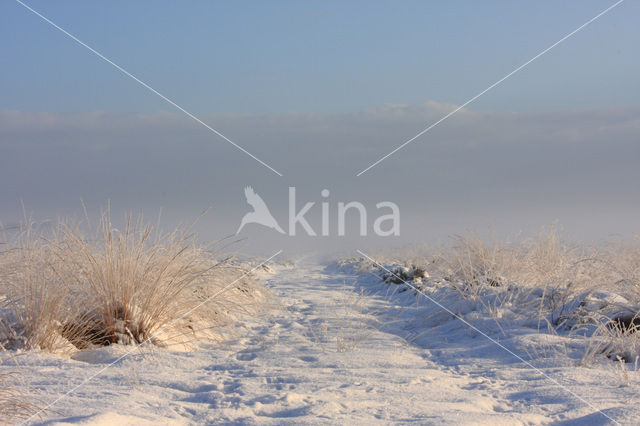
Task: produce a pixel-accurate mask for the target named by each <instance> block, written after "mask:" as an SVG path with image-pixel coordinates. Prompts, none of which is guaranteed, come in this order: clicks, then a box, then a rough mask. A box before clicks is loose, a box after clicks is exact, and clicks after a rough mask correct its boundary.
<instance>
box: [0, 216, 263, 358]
mask: <svg viewBox="0 0 640 426" xmlns="http://www.w3.org/2000/svg"><path fill="white" fill-rule="evenodd" d="M35 230H36V227H35V226H34V224H33V223H32V222H27V223H26V224H25V225H23V226H22V227H21V229H20V232H19V233H18V235H17V236H15V237H14V238H13V239H11V240H10V241H8V242H6V243H5V244H4V246H3V247H2V251H1V253H0V295H1V296H0V297H2V311H1V314H0V343H1V344H2V345H3V347H4V348H7V349H8V348H26V349H43V350H48V351H60V350H71V351H74V350H78V349H85V348H87V347H90V346H96V345H108V344H113V343H121V344H141V343H152V344H155V345H159V346H171V345H185V344H188V343H191V342H194V341H195V340H197V339H198V338H202V337H209V338H216V337H220V334H221V333H223V330H224V328H223V327H222V326H223V325H225V324H227V323H229V322H231V321H235V320H237V319H239V318H241V317H242V316H243V315H246V314H251V313H254V312H256V311H258V310H260V309H262V308H263V307H264V306H266V305H267V302H268V298H269V294H268V292H267V290H266V289H265V288H264V287H262V286H261V285H259V284H258V283H256V282H255V281H254V280H253V279H252V278H251V276H249V275H245V274H246V271H244V270H239V269H238V268H235V267H232V266H231V265H230V264H229V259H227V258H222V259H220V253H216V252H215V251H213V252H212V251H211V250H208V249H207V248H206V247H203V246H201V245H199V244H198V243H197V242H196V238H195V235H193V234H191V233H189V231H188V229H186V228H185V229H182V228H179V229H176V230H175V231H173V232H170V233H168V234H162V233H160V232H159V231H158V230H157V228H154V227H153V226H151V225H148V224H145V223H143V222H142V220H132V219H129V220H127V221H126V224H125V226H124V227H123V229H121V230H120V229H118V228H116V227H115V226H113V225H112V223H111V218H110V215H109V214H108V213H105V214H103V215H102V217H101V220H100V222H99V224H98V225H97V226H96V227H95V229H93V231H90V234H91V235H90V237H87V236H86V235H85V234H84V233H83V232H82V231H81V228H80V226H79V225H78V224H70V223H68V222H65V221H59V222H58V223H56V224H55V225H54V226H53V229H51V230H49V231H48V232H46V233H44V232H43V233H37V232H36V231H35Z"/></svg>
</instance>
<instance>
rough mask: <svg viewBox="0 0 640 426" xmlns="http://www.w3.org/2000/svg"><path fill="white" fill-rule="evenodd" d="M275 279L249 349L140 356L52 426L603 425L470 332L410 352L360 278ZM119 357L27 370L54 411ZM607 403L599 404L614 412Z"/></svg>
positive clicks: (241, 343)
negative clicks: (268, 309)
mask: <svg viewBox="0 0 640 426" xmlns="http://www.w3.org/2000/svg"><path fill="white" fill-rule="evenodd" d="M267 280H268V286H269V287H270V288H271V289H272V291H273V292H274V293H275V294H276V295H277V296H278V298H279V300H280V303H281V304H282V306H281V308H280V309H276V310H275V312H273V313H271V314H269V315H267V316H265V317H263V318H256V319H255V321H253V322H250V323H249V324H246V325H245V326H244V327H243V328H242V329H239V330H238V333H239V334H238V336H242V337H239V338H236V339H233V340H231V341H229V342H227V343H225V344H224V345H221V344H213V343H211V344H207V345H203V346H202V347H201V348H200V349H199V350H197V351H194V352H186V353H184V352H183V353H180V352H168V351H165V350H158V351H157V352H154V353H153V354H149V353H134V354H133V355H132V356H130V357H127V358H125V359H124V360H122V361H119V362H118V363H116V364H115V365H114V366H113V367H111V368H109V369H107V370H106V371H104V373H103V374H101V375H100V376H98V377H96V378H95V379H93V380H91V381H90V382H89V383H88V384H86V385H85V386H82V387H80V388H79V389H78V390H77V391H76V392H74V393H73V394H71V395H69V396H68V397H66V398H64V399H62V400H60V401H59V403H57V404H56V406H55V407H53V408H52V410H51V411H49V412H48V413H47V414H46V422H47V424H66V423H74V424H77V423H82V424H84V423H89V424H98V423H104V424H143V423H145V422H146V421H148V422H150V423H152V424H158V423H161V424H167V423H178V424H184V423H186V424H217V423H236V422H237V423H248V424H254V423H260V424H285V423H295V424H310V423H311V424H315V423H323V424H328V423H333V424H337V423H351V424H353V423H361V424H375V423H390V422H401V423H404V422H416V423H418V424H434V423H435V424H479V423H487V424H539V423H549V422H554V421H561V420H571V419H574V420H576V421H578V422H580V423H581V422H582V421H585V422H587V423H589V424H605V423H606V422H605V420H606V418H605V417H604V416H601V415H599V414H598V413H597V412H595V411H594V410H593V408H590V407H588V406H585V405H584V404H583V403H582V402H580V401H577V400H575V398H573V397H571V396H569V395H567V394H566V393H565V392H563V391H562V389H558V388H557V387H554V386H553V385H552V384H550V383H548V382H546V381H545V380H544V379H543V378H542V377H540V376H539V375H538V374H537V373H536V372H534V371H531V370H530V369H528V368H525V367H523V366H522V365H520V364H519V363H517V362H516V361H514V360H510V359H508V357H507V358H505V357H504V354H501V353H500V350H499V349H497V348H494V347H493V346H492V345H491V344H489V343H488V342H485V341H481V340H482V339H481V338H478V339H475V338H474V337H473V336H472V334H473V333H468V334H467V337H466V339H465V341H464V342H460V344H459V347H458V346H456V344H454V345H451V344H449V343H447V342H446V336H444V337H443V335H442V334H439V335H435V337H434V338H437V339H439V341H437V342H435V341H434V344H433V347H432V348H430V347H428V346H429V345H425V344H424V343H423V344H421V345H418V344H413V343H412V344H409V343H407V342H406V341H405V340H404V339H403V338H402V337H401V335H402V333H401V331H402V330H406V327H405V326H406V324H403V323H402V322H398V323H394V322H393V319H394V318H395V314H394V312H402V311H404V310H406V306H405V307H403V306H401V305H393V303H395V302H390V301H388V300H387V298H385V297H384V296H383V295H375V294H360V293H358V290H357V288H358V287H357V286H354V282H355V277H352V276H348V275H345V274H344V273H341V272H338V271H335V270H333V271H329V272H328V271H327V270H326V269H325V268H324V267H323V266H321V265H317V264H304V265H296V267H295V268H292V269H282V270H279V271H278V273H277V274H275V275H272V276H270V277H268V278H267ZM391 300H392V301H393V300H395V299H391ZM462 335H463V336H464V333H463V334H462ZM422 342H424V339H423V340H422ZM461 348H463V349H461ZM124 350H126V349H123V348H122V347H117V346H113V347H106V348H103V349H99V350H97V351H90V352H89V353H88V354H85V355H84V356H82V357H80V358H82V359H84V361H80V360H77V359H76V360H69V359H64V358H60V357H56V356H52V355H47V354H34V353H28V354H24V355H22V356H20V357H19V358H20V360H21V362H22V363H23V364H24V365H25V367H26V370H25V371H27V372H28V371H29V369H30V368H31V369H33V374H29V380H30V382H31V385H33V386H34V387H36V388H37V389H39V390H41V391H42V399H43V400H45V401H52V400H54V399H55V398H56V397H57V396H58V395H61V394H64V393H65V392H67V391H68V390H70V389H71V388H73V386H74V385H76V384H78V383H80V382H82V380H84V378H86V377H87V376H89V375H92V374H94V373H96V372H98V371H99V370H100V369H102V368H103V367H104V366H105V365H107V364H108V363H109V362H111V361H113V360H115V359H116V358H117V357H118V356H119V355H120V354H122V353H123V351H124ZM473 354H476V355H473ZM496 354H499V355H498V356H495V355H496ZM451 357H456V358H455V359H451ZM447 360H449V362H447ZM571 371H573V370H571ZM565 373H566V372H564V370H563V371H560V372H559V374H565ZM567 374H568V373H567ZM593 380H594V381H595V382H596V383H597V382H601V379H600V378H597V377H596V378H594V379H593ZM578 391H580V389H579V388H576V392H578ZM582 391H584V389H582ZM589 396H593V395H589ZM613 397H615V395H613ZM602 398H605V397H602ZM610 399H611V398H609V399H607V398H605V399H603V400H602V401H593V403H594V404H597V405H598V406H602V407H612V406H613V404H612V403H611V401H610ZM610 414H611V415H614V414H615V413H613V412H612V413H610ZM620 414H621V416H622V418H624V417H628V415H629V414H628V413H626V412H622V413H620ZM580 419H581V420H580Z"/></svg>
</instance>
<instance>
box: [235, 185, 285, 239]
mask: <svg viewBox="0 0 640 426" xmlns="http://www.w3.org/2000/svg"><path fill="white" fill-rule="evenodd" d="M244 195H245V197H246V198H247V203H249V205H250V206H251V207H253V211H252V212H249V213H247V214H245V215H244V217H243V218H242V222H240V227H239V228H238V232H236V235H238V234H239V233H240V231H242V228H243V227H244V226H245V225H247V224H249V223H257V224H260V225H263V226H266V227H267V228H272V229H275V230H276V231H278V232H279V233H281V234H284V233H285V232H284V231H283V230H282V228H280V225H278V222H276V219H275V218H274V217H273V215H272V214H271V212H270V211H269V208H268V207H267V205H266V203H265V202H264V200H263V199H262V198H261V197H260V196H259V195H258V194H256V192H255V191H254V190H253V188H251V187H250V186H247V187H246V188H245V189H244Z"/></svg>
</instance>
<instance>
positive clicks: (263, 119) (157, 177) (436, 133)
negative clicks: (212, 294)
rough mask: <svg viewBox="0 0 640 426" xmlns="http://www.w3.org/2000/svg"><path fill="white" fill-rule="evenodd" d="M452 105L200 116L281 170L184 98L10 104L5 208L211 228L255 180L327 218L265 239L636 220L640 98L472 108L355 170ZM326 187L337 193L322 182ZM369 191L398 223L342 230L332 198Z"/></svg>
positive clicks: (441, 234)
mask: <svg viewBox="0 0 640 426" xmlns="http://www.w3.org/2000/svg"><path fill="white" fill-rule="evenodd" d="M453 108H455V106H453V105H447V104H440V103H437V102H434V101H430V102H427V103H425V104H423V105H397V104H389V105H382V106H379V107H372V108H369V109H365V110H362V111H358V112H352V113H334V114H320V113H303V112H290V113H283V114H224V115H208V116H201V119H203V120H204V121H205V122H207V123H212V124H213V125H215V126H217V128H218V129H220V131H222V132H223V133H224V134H226V135H231V137H232V138H233V139H232V140H234V141H236V142H237V143H239V144H240V145H241V146H243V147H244V148H246V149H248V150H249V151H251V152H253V153H255V154H256V155H257V156H258V157H259V158H261V159H263V160H264V161H266V162H267V163H268V164H270V165H273V166H274V167H275V168H277V169H278V170H279V171H281V172H282V173H283V174H284V177H279V176H277V175H275V174H274V173H272V172H271V171H270V170H268V169H267V168H266V167H263V166H261V165H260V164H257V163H256V164H253V162H254V160H253V159H251V158H249V157H247V156H245V155H243V154H242V153H241V152H238V151H237V150H236V149H235V148H234V147H232V146H230V145H229V144H227V143H225V142H224V141H222V140H220V139H219V138H216V136H215V135H211V134H210V133H209V132H208V131H207V130H206V129H203V128H202V127H201V126H199V125H198V123H195V122H193V121H192V120H190V119H189V118H187V117H184V116H183V115H181V114H179V113H171V112H163V111H160V112H157V113H151V114H139V113H135V114H134V113H109V112H100V111H92V112H77V113H53V112H40V113H37V112H35V113H34V112H20V111H8V110H5V111H0V138H1V140H2V145H1V147H0V150H1V152H0V158H1V160H0V162H1V163H0V166H1V167H0V193H1V194H2V203H1V206H2V207H1V211H0V215H1V216H0V217H1V218H2V222H3V223H4V224H11V223H16V222H18V221H20V220H21V218H22V215H23V212H22V207H21V203H22V202H24V205H25V209H26V211H27V212H28V213H33V214H34V218H36V219H39V220H44V219H53V218H55V217H58V216H62V217H78V218H82V217H83V215H84V213H83V207H82V202H84V203H85V204H86V206H87V208H88V210H89V212H90V213H91V215H92V216H93V217H94V218H95V217H97V215H98V213H99V211H100V210H101V209H105V208H106V206H107V203H109V204H110V209H111V214H112V217H113V218H114V221H116V223H117V221H118V220H121V219H122V218H123V217H124V215H125V214H126V213H132V214H134V216H135V215H136V214H138V213H141V212H142V213H144V215H145V217H146V218H147V219H148V220H149V221H152V222H155V220H156V218H157V216H158V214H160V212H162V214H161V215H162V220H161V223H162V225H163V226H166V227H168V228H171V227H172V226H174V225H175V224H178V223H187V222H190V221H192V220H195V219H196V218H198V216H199V215H200V214H201V213H202V212H203V211H205V210H208V213H207V214H206V215H205V216H203V217H202V218H200V219H199V220H198V224H197V225H196V226H195V228H194V230H195V231H197V232H198V234H199V235H200V236H201V239H206V240H217V239H220V238H224V237H228V236H232V235H234V234H235V232H236V230H237V229H238V225H239V223H240V219H241V218H242V216H243V215H244V214H245V213H247V212H248V211H250V210H251V208H250V206H249V205H248V204H247V203H246V200H245V198H244V194H243V189H244V187H245V186H252V187H253V188H254V189H255V191H256V192H257V193H258V194H259V195H260V196H261V197H262V198H263V199H264V200H265V202H266V203H267V205H268V206H269V208H270V209H271V211H272V213H273V215H274V217H275V218H276V219H277V220H278V222H280V223H281V224H282V225H283V226H286V225H287V220H288V188H289V187H295V188H296V198H297V199H296V204H297V206H296V211H298V210H300V209H301V208H302V206H303V205H304V204H305V203H307V202H314V203H315V205H314V206H313V208H311V209H310V210H309V213H308V214H307V215H306V216H305V217H306V218H307V219H308V221H309V223H310V224H311V226H312V228H314V230H315V231H316V232H317V233H318V234H320V232H319V229H320V224H321V221H322V218H321V216H322V211H321V203H322V202H323V201H324V202H327V203H328V205H329V223H330V235H329V236H326V237H325V236H317V237H308V236H306V235H305V232H304V230H303V229H301V228H299V229H298V235H296V236H295V237H293V236H288V235H280V234H278V233H277V232H274V231H273V230H270V229H267V228H263V227H261V226H260V225H256V224H252V225H248V226H247V227H245V228H244V229H243V232H242V233H241V235H240V236H239V237H241V238H244V239H245V240H244V242H243V243H241V244H239V245H237V247H239V248H240V247H241V249H242V250H245V249H246V250H249V251H256V252H261V253H266V252H269V251H275V250H277V249H280V248H284V249H289V250H293V251H300V250H302V251H314V252H333V251H336V250H343V251H349V250H351V249H355V248H369V247H371V248H381V247H398V246H405V245H408V244H422V243H427V244H435V245H437V244H442V243H446V242H447V241H449V238H448V237H449V236H451V235H453V234H460V233H464V232H466V231H468V230H475V231H478V232H480V233H487V232H489V230H493V232H495V233H496V234H498V235H504V236H506V235H514V234H516V233H519V232H523V233H524V234H534V233H535V232H537V230H538V229H539V227H541V226H543V225H548V224H550V223H552V222H555V221H558V222H559V223H560V225H561V226H562V227H563V228H564V230H565V231H566V234H567V236H568V237H570V238H573V239H579V240H586V241H598V240H600V239H609V238H620V237H622V238H628V237H632V236H633V235H634V234H636V233H639V232H640V224H638V221H637V215H638V213H640V201H639V200H638V199H637V197H633V196H631V194H634V193H635V190H636V189H635V188H636V182H638V181H639V180H640V171H639V170H638V168H637V167H636V163H637V162H636V159H637V158H640V146H639V145H638V144H637V143H636V139H637V138H636V135H637V134H638V132H639V131H640V119H639V117H640V114H639V110H638V109H634V108H606V109H601V110H583V111H579V110H570V111H569V110H566V111H552V112H551V111H550V112H544V113H518V112H510V111H505V112H500V111H494V112H486V111H475V110H473V109H464V110H462V111H460V112H458V113H457V114H456V115H454V116H453V117H451V118H450V119H449V120H448V122H446V123H443V124H442V125H441V127H439V128H435V129H433V130H432V131H431V132H429V133H428V134H427V135H424V136H422V137H421V138H420V139H419V140H416V141H415V142H413V143H412V144H410V145H408V146H407V147H405V148H404V149H403V150H401V151H399V152H398V153H396V154H395V155H393V156H391V157H390V158H388V159H386V160H385V161H384V162H382V163H381V164H379V165H378V166H376V167H374V168H372V169H371V170H369V171H367V172H366V173H364V174H363V175H362V176H359V177H357V176H356V174H357V173H358V172H359V171H361V170H362V169H364V168H365V167H367V166H368V165H369V164H371V163H372V162H373V161H375V160H377V159H378V158H379V157H380V156H381V155H383V154H384V153H385V152H386V151H388V150H389V148H390V147H392V146H396V145H399V144H400V143H401V142H402V141H404V140H406V139H407V138H408V137H410V136H411V135H412V134H415V133H417V132H418V131H419V130H421V128H424V126H425V123H430V122H433V121H435V120H437V119H438V118H440V117H441V116H442V115H444V114H446V113H447V112H449V111H451V110H452V109H453ZM323 189H328V190H329V191H330V195H329V197H327V198H323V197H322V196H321V191H322V190H323ZM350 201H358V202H361V203H362V204H363V205H364V206H365V207H366V209H367V214H368V218H367V222H368V229H369V230H371V227H372V225H373V222H374V220H375V219H376V218H377V217H378V216H379V215H381V214H385V213H388V211H386V210H383V209H381V210H378V209H376V207H375V205H376V203H378V202H382V201H391V202H394V203H396V204H397V205H398V207H399V209H400V213H401V216H400V225H401V226H400V236H397V237H396V236H389V237H376V236H373V235H370V236H369V237H366V238H362V237H360V236H359V235H358V229H359V219H358V217H357V215H356V214H355V213H353V212H351V213H348V214H347V216H346V235H345V236H344V237H338V236H337V235H336V234H337V228H336V221H337V215H338V212H337V203H338V202H345V203H346V202H350Z"/></svg>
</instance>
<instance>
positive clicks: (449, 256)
mask: <svg viewBox="0 0 640 426" xmlns="http://www.w3.org/2000/svg"><path fill="white" fill-rule="evenodd" d="M372 257H373V258H374V259H375V260H376V261H377V262H380V264H381V265H377V264H375V263H374V262H371V261H370V260H368V259H351V260H349V261H345V262H342V267H343V268H348V269H351V270H352V271H355V272H357V273H361V274H362V273H373V274H374V275H376V276H377V277H378V278H379V279H380V280H382V281H385V282H387V283H388V284H389V286H390V289H391V291H392V292H405V291H409V292H412V293H416V295H417V293H418V291H416V290H419V292H422V293H424V294H426V295H427V296H428V297H430V298H433V299H434V300H437V301H439V302H441V303H442V305H443V306H446V307H448V308H449V309H451V310H452V311H453V312H455V313H456V314H459V315H460V316H462V317H464V318H465V319H467V320H471V322H474V323H476V324H484V325H486V327H488V328H494V327H497V329H498V330H499V332H500V333H502V334H506V333H508V330H509V329H510V328H512V329H513V328H514V327H515V328H517V327H527V328H533V329H535V330H536V331H537V332H539V333H540V334H546V335H553V336H556V337H557V336H561V337H562V338H561V339H559V340H558V342H559V345H555V347H556V349H557V348H558V347H560V346H562V345H563V344H564V345H568V346H569V347H571V348H574V347H575V346H576V345H578V346H579V347H580V349H579V350H577V351H576V350H569V349H567V348H564V349H562V352H564V353H565V354H566V355H567V356H568V357H570V358H571V362H574V363H575V364H580V365H590V364H593V363H595V362H597V361H598V360H599V359H602V358H604V357H608V358H610V359H612V360H622V361H624V362H626V363H630V364H633V365H637V364H636V363H637V360H638V359H639V358H640V332H638V329H639V328H640V318H638V316H640V241H638V240H637V239H636V240H634V241H631V242H625V243H607V244H602V245H600V246H597V247H595V246H587V245H580V244H575V243H569V242H566V241H564V240H563V239H562V238H561V236H560V233H559V232H558V229H557V227H556V226H549V227H546V228H544V229H543V230H542V231H541V232H540V233H539V234H538V235H536V236H535V237H532V238H516V239H514V240H511V241H501V240H498V239H490V240H487V239H483V238H481V237H479V236H477V235H473V234H472V235H465V236H456V237H454V244H452V245H451V246H449V247H446V248H440V249H437V250H432V249H427V248H420V249H412V250H406V251H403V252H396V253H393V254H389V253H382V254H377V255H374V256H372ZM419 297H422V296H419ZM430 315H431V316H432V318H431V321H432V322H431V324H432V325H440V324H442V323H443V322H446V321H450V320H453V319H454V318H453V317H452V316H451V315H450V314H448V313H446V312H443V311H442V310H441V309H437V308H436V307H434V310H433V312H432V313H430ZM576 342H578V343H576ZM533 351H534V352H537V353H541V352H542V351H541V350H540V348H533Z"/></svg>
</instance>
